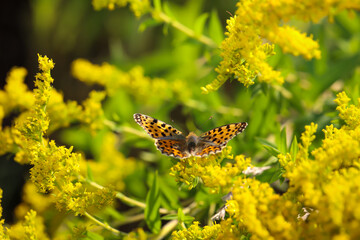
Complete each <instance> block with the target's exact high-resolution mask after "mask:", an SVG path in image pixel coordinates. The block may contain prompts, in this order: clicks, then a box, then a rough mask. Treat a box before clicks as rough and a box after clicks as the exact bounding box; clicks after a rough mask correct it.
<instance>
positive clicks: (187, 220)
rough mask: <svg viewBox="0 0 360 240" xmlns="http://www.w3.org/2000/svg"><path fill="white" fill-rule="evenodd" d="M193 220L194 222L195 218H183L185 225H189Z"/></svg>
mask: <svg viewBox="0 0 360 240" xmlns="http://www.w3.org/2000/svg"><path fill="white" fill-rule="evenodd" d="M194 220H195V218H194V217H192V216H185V217H184V223H186V224H190V223H192V222H193V221H194Z"/></svg>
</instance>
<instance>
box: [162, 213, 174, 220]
mask: <svg viewBox="0 0 360 240" xmlns="http://www.w3.org/2000/svg"><path fill="white" fill-rule="evenodd" d="M161 219H163V220H175V219H178V215H177V214H168V215H165V216H163V217H161Z"/></svg>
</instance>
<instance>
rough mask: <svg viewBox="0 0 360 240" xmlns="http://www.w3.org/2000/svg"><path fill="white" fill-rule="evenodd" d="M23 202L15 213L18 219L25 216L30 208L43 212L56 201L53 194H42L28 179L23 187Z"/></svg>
mask: <svg viewBox="0 0 360 240" xmlns="http://www.w3.org/2000/svg"><path fill="white" fill-rule="evenodd" d="M22 199H23V201H22V203H21V204H20V205H18V206H17V207H16V209H15V215H16V217H17V218H18V219H20V218H23V217H24V215H25V214H26V212H27V211H29V209H33V210H35V211H36V212H37V213H39V214H42V213H43V212H45V210H46V209H48V208H49V206H50V205H51V204H52V201H54V199H53V196H52V194H41V193H39V192H38V190H37V188H36V186H35V185H34V184H33V183H32V182H30V181H28V182H26V183H25V185H24V188H23V195H22Z"/></svg>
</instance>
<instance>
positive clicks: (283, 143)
mask: <svg viewBox="0 0 360 240" xmlns="http://www.w3.org/2000/svg"><path fill="white" fill-rule="evenodd" d="M279 151H280V152H281V153H283V154H285V153H286V152H287V144H286V127H284V128H283V129H282V130H281V132H280V145H279Z"/></svg>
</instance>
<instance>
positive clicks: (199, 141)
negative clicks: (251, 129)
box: [134, 113, 248, 158]
mask: <svg viewBox="0 0 360 240" xmlns="http://www.w3.org/2000/svg"><path fill="white" fill-rule="evenodd" d="M134 119H135V122H136V123H137V124H139V125H140V126H141V127H142V128H143V129H144V130H145V131H146V132H147V133H148V134H149V135H150V136H151V137H152V138H154V139H155V146H156V147H157V149H159V150H160V152H161V153H162V154H164V155H167V156H171V157H175V158H188V157H191V156H196V157H206V156H208V155H209V154H216V153H218V152H221V151H222V150H223V148H224V147H225V146H226V144H227V143H228V141H229V140H230V139H232V138H233V137H235V136H236V135H238V134H239V133H241V132H243V131H244V129H245V128H246V127H247V125H248V124H247V123H246V122H240V123H231V124H227V125H224V126H221V127H217V128H214V129H212V130H210V131H207V132H205V133H203V134H201V135H200V136H197V135H196V134H195V133H193V132H190V133H189V135H188V136H186V137H185V136H184V135H183V134H182V132H180V131H179V130H177V129H176V128H174V127H172V126H171V125H169V124H166V123H164V122H163V121H160V120H157V119H155V118H152V117H149V116H146V115H144V114H140V113H136V114H134Z"/></svg>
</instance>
